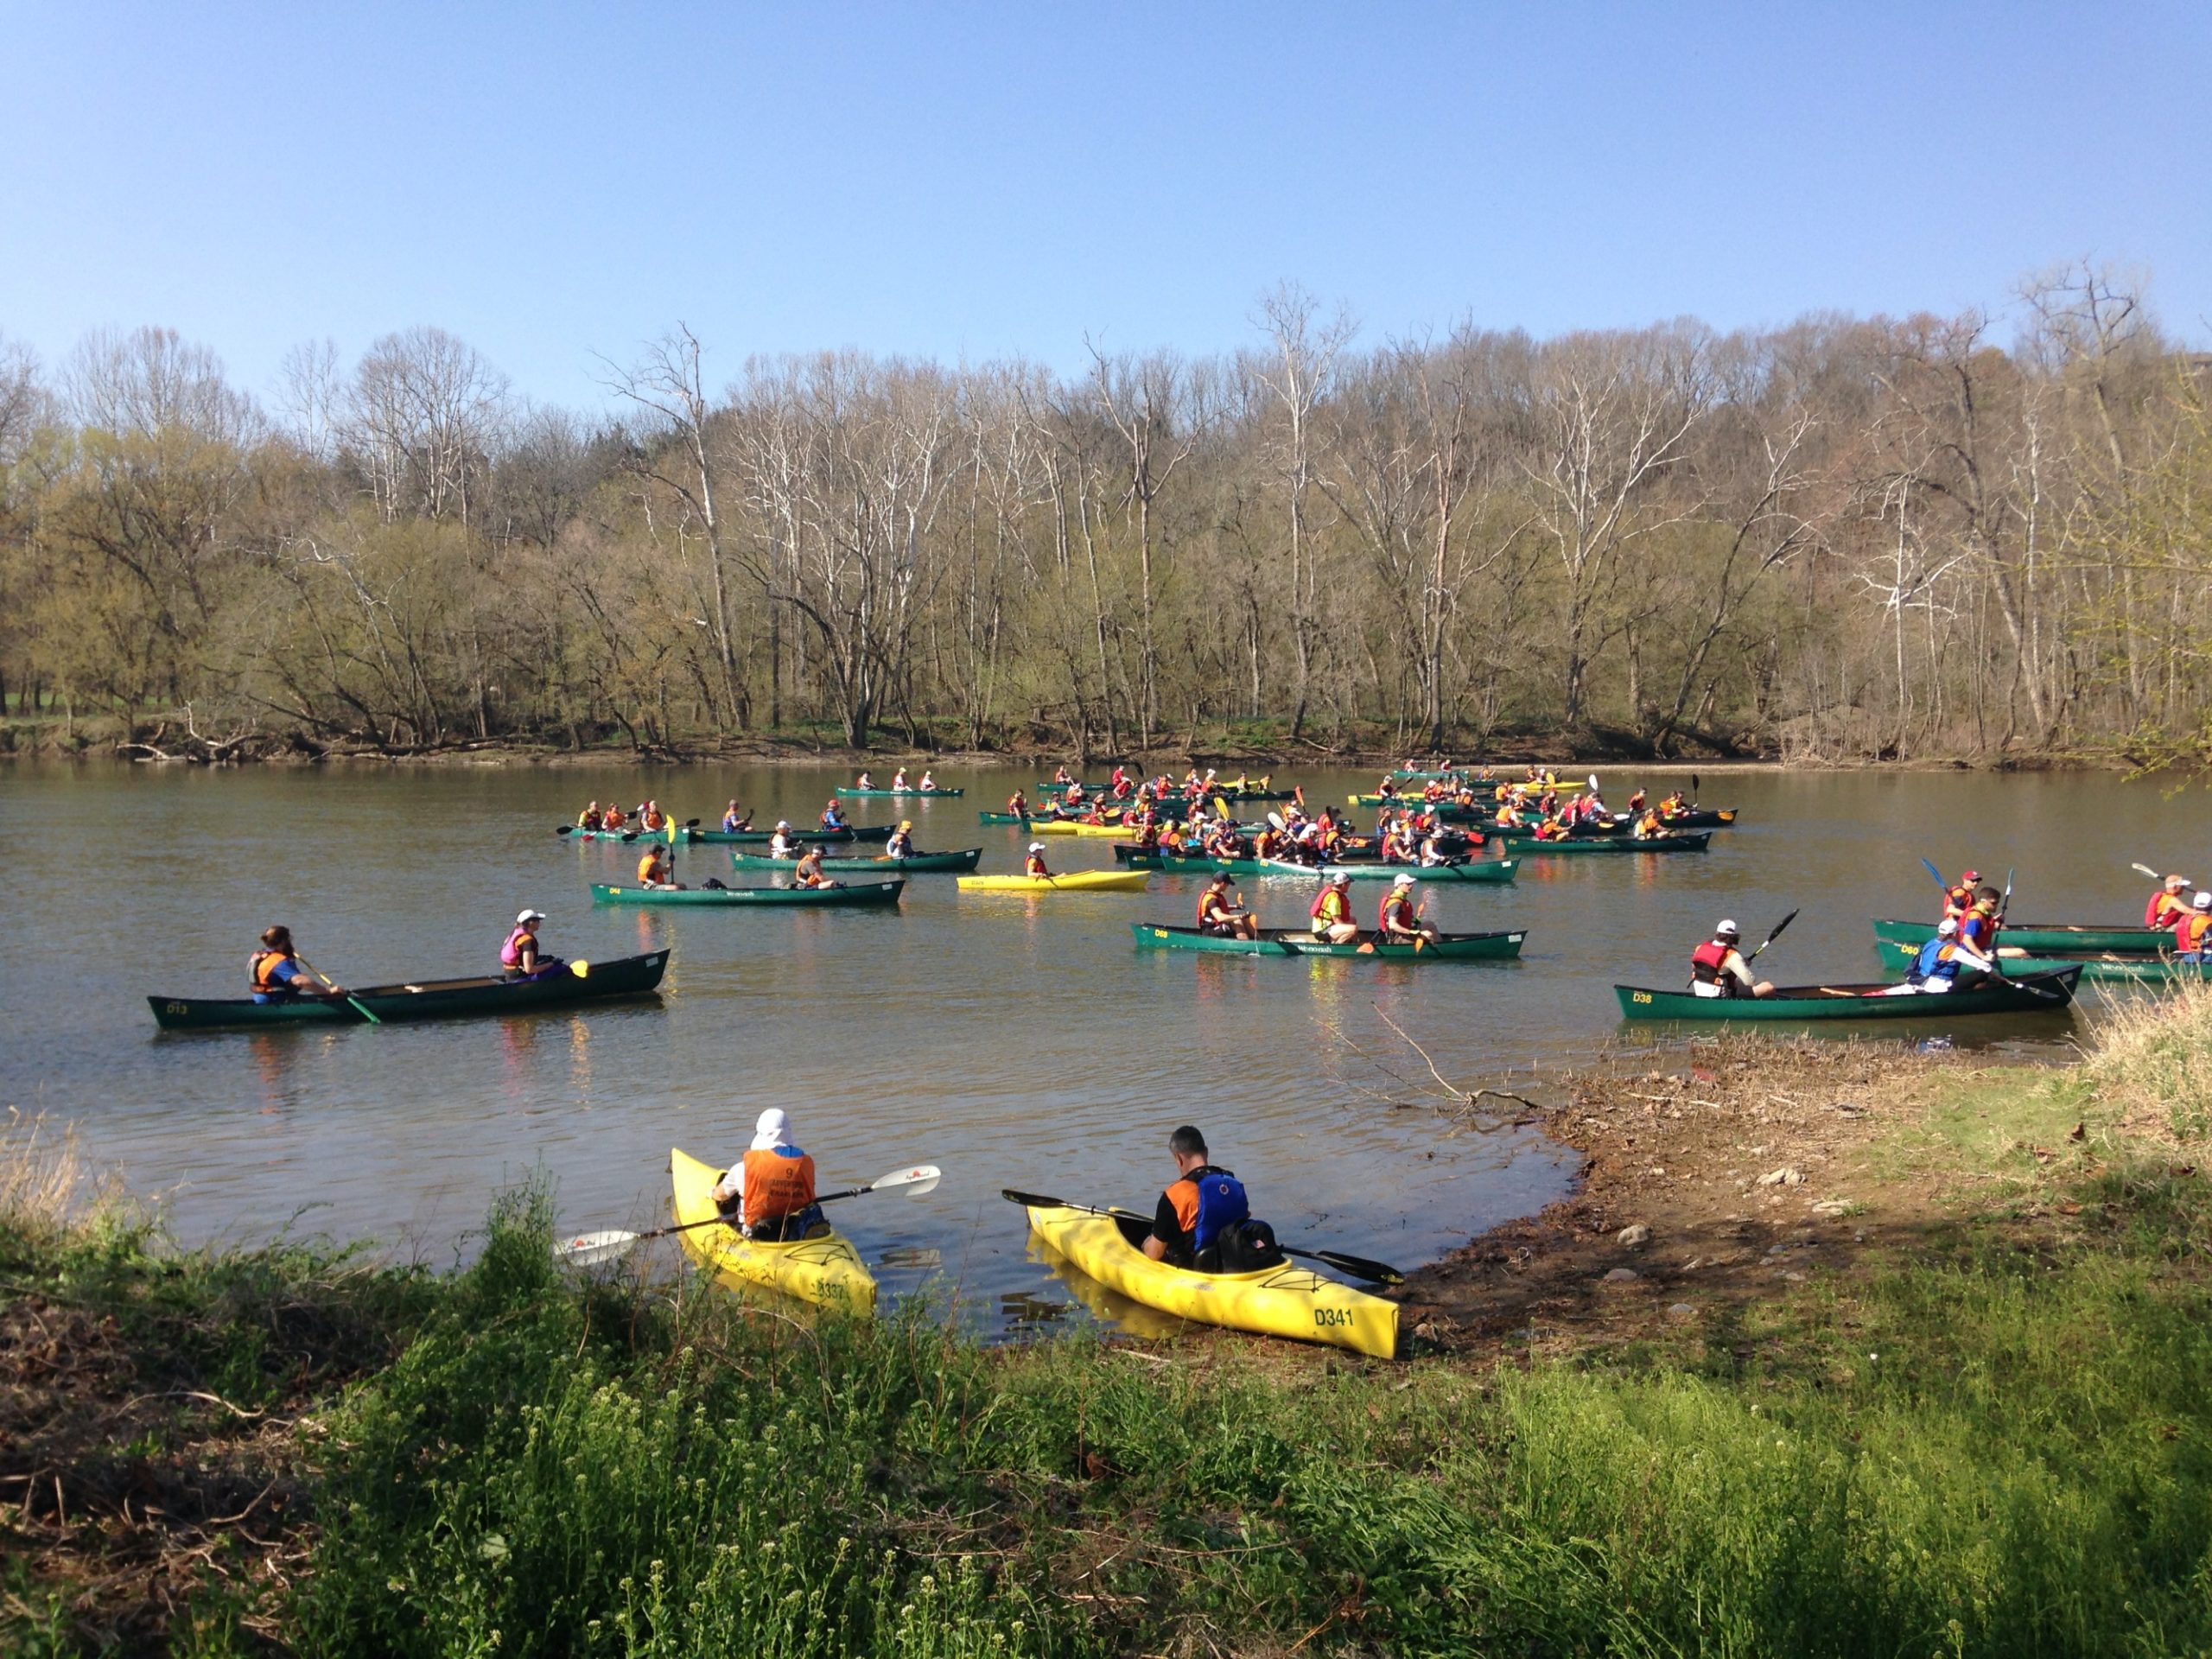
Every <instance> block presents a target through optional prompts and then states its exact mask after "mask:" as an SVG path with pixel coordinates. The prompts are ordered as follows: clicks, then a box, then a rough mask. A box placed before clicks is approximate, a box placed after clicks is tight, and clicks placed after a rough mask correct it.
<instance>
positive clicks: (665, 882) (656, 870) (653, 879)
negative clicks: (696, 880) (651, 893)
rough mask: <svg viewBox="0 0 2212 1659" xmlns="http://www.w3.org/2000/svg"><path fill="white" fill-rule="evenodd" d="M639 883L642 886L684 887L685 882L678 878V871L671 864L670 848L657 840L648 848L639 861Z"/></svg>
mask: <svg viewBox="0 0 2212 1659" xmlns="http://www.w3.org/2000/svg"><path fill="white" fill-rule="evenodd" d="M638 885H639V887H674V888H677V889H679V890H680V889H681V888H682V887H683V883H682V882H680V881H678V880H677V879H676V872H675V871H674V870H673V869H672V868H670V866H669V861H668V849H667V848H666V847H664V846H663V845H662V844H661V843H660V842H654V843H653V844H652V847H651V848H649V849H646V852H645V856H644V857H643V858H641V859H639V861H638Z"/></svg>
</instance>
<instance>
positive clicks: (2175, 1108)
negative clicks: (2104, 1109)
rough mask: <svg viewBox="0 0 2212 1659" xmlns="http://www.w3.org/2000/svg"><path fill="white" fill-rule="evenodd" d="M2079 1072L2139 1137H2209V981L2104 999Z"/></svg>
mask: <svg viewBox="0 0 2212 1659" xmlns="http://www.w3.org/2000/svg"><path fill="white" fill-rule="evenodd" d="M2083 1071H2084V1080H2085V1081H2086V1082H2087V1083H2088V1084H2089V1085H2090V1086H2091V1087H2092V1088H2094V1090H2096V1091H2097V1093H2098V1095H2099V1096H2100V1097H2101V1098H2102V1099H2103V1100H2104V1101H2105V1102H2106V1103H2108V1104H2110V1105H2113V1106H2114V1107H2117V1108H2118V1109H2120V1112H2121V1113H2122V1115H2123V1119H2124V1121H2126V1122H2127V1123H2128V1124H2129V1127H2131V1128H2135V1129H2137V1130H2138V1131H2142V1130H2146V1129H2148V1130H2153V1131H2156V1130H2161V1129H2162V1130H2163V1131H2164V1134H2166V1135H2169V1136H2171V1138H2173V1139H2174V1140H2177V1141H2202V1140H2203V1139H2204V1138H2205V1137H2206V1136H2207V1135H2212V1081H2208V1080H2209V1079H2212V983H2208V982H2204V981H2202V980H2187V981H2183V982H2181V983H2179V984H2177V985H2174V986H2171V987H2165V988H2161V989H2160V990H2159V991H2158V994H2157V995H2155V996H2153V995H2131V996H2117V997H2113V998H2110V999H2108V1001H2107V1006H2106V1007H2105V1008H2104V1009H2103V1010H2102V1012H2101V1014H2100V1015H2099V1018H2098V1022H2097V1044H2096V1046H2095V1048H2094V1050H2093V1051H2092V1052H2091V1053H2090V1055H2089V1058H2088V1065H2086V1066H2085V1067H2084V1068H2083Z"/></svg>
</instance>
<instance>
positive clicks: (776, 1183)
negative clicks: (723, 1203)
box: [745, 1147, 814, 1227]
mask: <svg viewBox="0 0 2212 1659" xmlns="http://www.w3.org/2000/svg"><path fill="white" fill-rule="evenodd" d="M813 1202H814V1160H813V1159H811V1158H810V1157H808V1156H807V1155H806V1154H804V1153H803V1152H796V1151H795V1150H794V1149H793V1148H790V1147H781V1148H776V1149H772V1150H770V1151H767V1152H748V1153H747V1154H745V1224H746V1225H747V1227H754V1226H758V1225H759V1224H760V1223H762V1222H764V1221H775V1220H778V1219H779V1218H781V1217H785V1216H795V1215H797V1214H798V1212H799V1211H802V1210H804V1209H805V1208H806V1206H807V1205H810V1204H812V1203H813Z"/></svg>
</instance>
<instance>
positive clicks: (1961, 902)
mask: <svg viewBox="0 0 2212 1659" xmlns="http://www.w3.org/2000/svg"><path fill="white" fill-rule="evenodd" d="M1973 908H1974V889H1973V888H1972V887H1967V885H1966V884H1965V883H1964V882H1961V883H1960V884H1959V885H1958V886H1957V887H1946V888H1945V889H1944V890H1943V913H1944V914H1945V915H1946V916H1948V917H1951V918H1955V919H1956V918H1962V917H1964V916H1965V915H1966V914H1967V912H1969V911H1971V910H1972V909H1973Z"/></svg>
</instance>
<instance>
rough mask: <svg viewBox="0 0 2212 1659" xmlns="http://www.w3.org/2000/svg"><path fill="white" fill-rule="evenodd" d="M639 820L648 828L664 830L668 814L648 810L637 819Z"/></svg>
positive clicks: (666, 825)
mask: <svg viewBox="0 0 2212 1659" xmlns="http://www.w3.org/2000/svg"><path fill="white" fill-rule="evenodd" d="M639 822H640V823H643V824H644V825H645V828H646V829H667V828H668V816H667V814H665V813H663V812H648V813H646V814H645V817H643V818H641V819H640V820H639Z"/></svg>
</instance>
